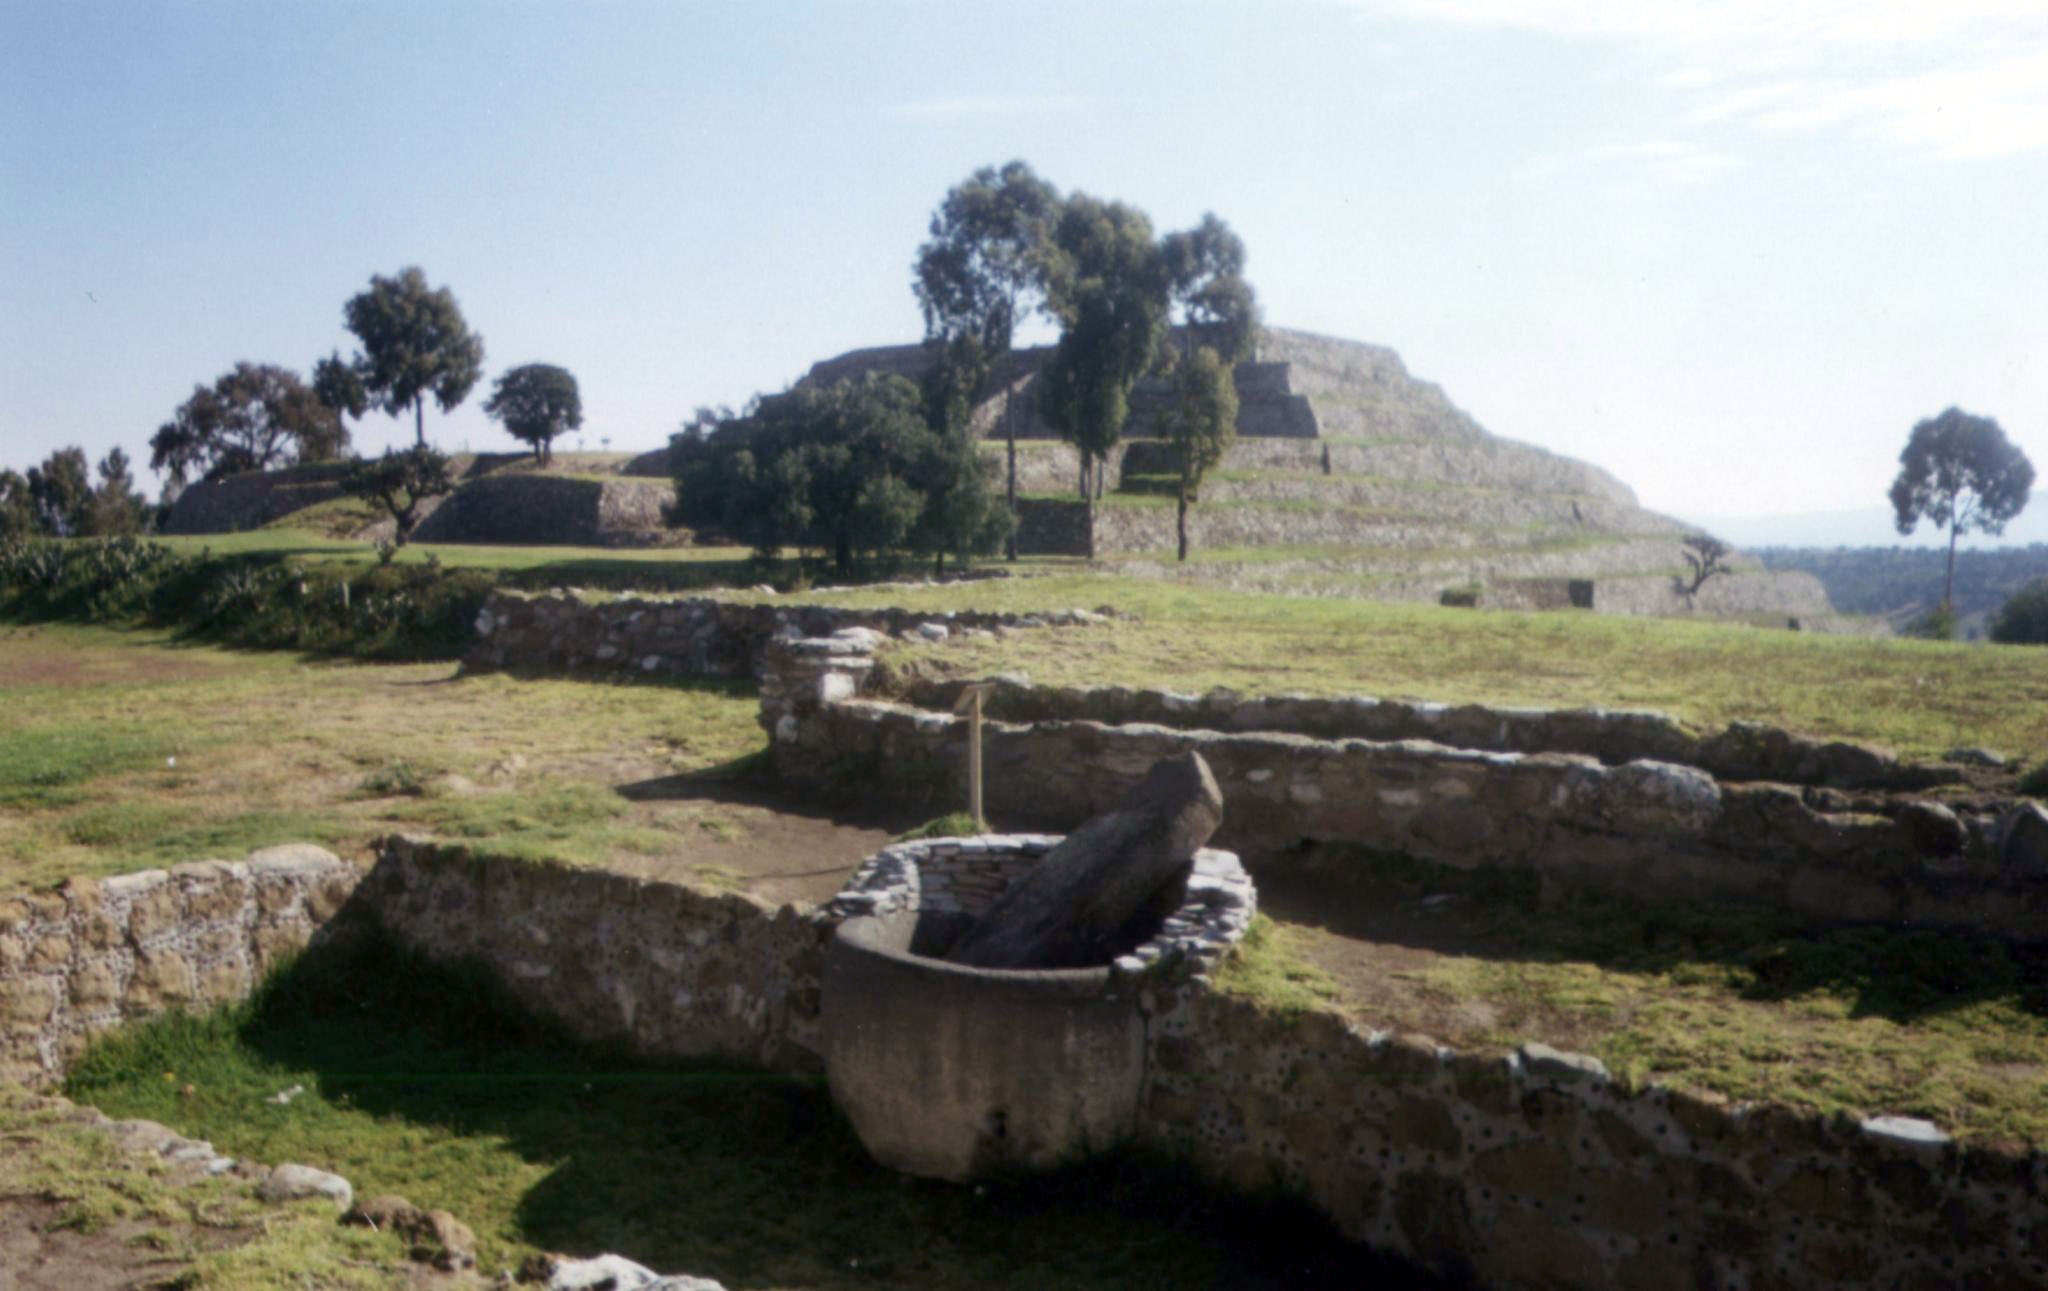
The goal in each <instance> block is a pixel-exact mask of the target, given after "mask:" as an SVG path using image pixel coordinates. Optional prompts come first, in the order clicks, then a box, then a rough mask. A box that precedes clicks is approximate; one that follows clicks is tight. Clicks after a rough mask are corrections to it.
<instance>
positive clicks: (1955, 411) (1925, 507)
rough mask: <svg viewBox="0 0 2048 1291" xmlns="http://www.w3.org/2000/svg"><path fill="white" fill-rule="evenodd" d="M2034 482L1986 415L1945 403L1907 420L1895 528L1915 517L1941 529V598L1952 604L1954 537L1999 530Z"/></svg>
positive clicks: (2021, 456) (2028, 466) (1914, 523)
mask: <svg viewBox="0 0 2048 1291" xmlns="http://www.w3.org/2000/svg"><path fill="white" fill-rule="evenodd" d="M2033 487H2034V464H2033V463H2032V462H2030V461H2028V460H2027V455H2026V454H2025V453H2024V452H2021V451H2020V449H2019V446H2018V445H2016V444H2014V443H2012V442H2011V441H2010V440H2008V439H2007V438H2006V437H2005V431H2004V430H2002V429H2001V428H2000V427H1999V425H1998V423H1997V422H1996V421H1993V420H1992V419H1991V418H1989V417H1978V416H1974V415H1972V414H1970V413H1967V412H1964V411H1963V410H1962V409H1960V408H1950V409H1948V410H1947V411H1946V412H1943V413H1942V414H1941V415H1940V416H1938V417H1929V418H1927V419H1926V420H1925V421H1922V422H1920V423H1919V424H1917V425H1915V426H1914V427H1913V432H1912V434H1911V435H1910V436H1908V437H1907V440H1906V447H1905V448H1904V450H1902V451H1901V452H1900V453H1899V474H1898V478H1897V479H1894V480H1893V481H1892V488H1891V503H1892V512H1893V517H1894V519H1895V520H1896V521H1897V523H1898V529H1899V532H1900V533H1901V534H1909V533H1911V532H1913V530H1914V529H1915V528H1917V527H1918V526H1919V523H1920V521H1922V520H1928V521H1931V522H1932V523H1933V524H1934V527H1935V528H1936V529H1946V530H1948V571H1947V575H1946V577H1945V578H1944V580H1943V583H1942V592H1941V603H1942V605H1943V606H1945V607H1953V606H1954V604H1955V599H1954V597H1955V579H1956V539H1957V538H1959V537H1961V536H1962V535H1963V534H1964V533H1967V532H1972V531H1974V532H1977V533H1986V534H1993V535H1996V534H1999V533H2002V532H2004V530H2005V525H2006V522H2007V521H2008V520H2011V519H2012V518H2013V517H2014V516H2016V515H2018V514H2019V513H2020V512H2021V511H2022V510H2024V509H2025V508H2026V505H2027V494H2028V493H2029V491H2031V490H2032V488H2033Z"/></svg>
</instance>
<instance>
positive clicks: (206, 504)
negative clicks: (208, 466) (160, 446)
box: [163, 462, 348, 533]
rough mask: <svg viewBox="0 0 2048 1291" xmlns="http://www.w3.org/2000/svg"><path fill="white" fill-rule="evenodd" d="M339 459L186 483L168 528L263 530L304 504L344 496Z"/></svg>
mask: <svg viewBox="0 0 2048 1291" xmlns="http://www.w3.org/2000/svg"><path fill="white" fill-rule="evenodd" d="M347 469H348V468H347V467H346V466H344V465H342V464H341V463H338V462H320V463H315V464H312V465H308V466H290V467H286V468H284V469H283V470H277V471H249V472H247V473H245V474H242V475H231V476H229V477H227V478H226V479H223V480H202V481H200V482H198V483H196V484H192V485H189V486H187V487H186V489H185V491H184V492H182V493H180V494H179V495H178V500H177V501H176V502H174V503H172V504H171V510H170V514H169V515H167V516H165V517H164V523H163V531H164V532H165V533H232V532H235V531H238V530H242V529H260V528H262V527H263V526H264V525H266V524H269V523H270V522H271V521H272V520H275V519H277V518H278V517H280V516H287V515H290V514H291V513H292V512H294V511H297V510H298V509H300V508H301V507H309V506H312V505H314V504H315V503H319V502H327V501H331V500H332V499H334V498H338V497H340V496H341V476H342V472H343V471H345V470H347Z"/></svg>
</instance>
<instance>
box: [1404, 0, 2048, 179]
mask: <svg viewBox="0 0 2048 1291" xmlns="http://www.w3.org/2000/svg"><path fill="white" fill-rule="evenodd" d="M1395 3H1396V7H1397V8H1398V9H1399V10H1400V11H1401V12H1402V13H1403V14H1404V15H1405V16H1407V17H1410V18H1414V19H1420V20H1423V21H1434V22H1447V23H1454V24H1458V25H1463V26H1472V27H1496V28H1513V29H1517V30H1523V31H1533V32H1540V33H1545V34H1549V35H1554V36H1558V37H1562V38H1565V39H1570V40H1580V41H1594V42H1600V43H1605V44H1611V45H1615V46H1619V47H1621V48H1623V49H1625V50H1627V51H1629V52H1630V53H1632V54H1634V55H1636V56H1638V57H1640V58H1642V59H1644V60H1645V61H1646V64H1647V65H1646V66H1645V67H1644V68H1643V69H1642V74H1643V76H1644V77H1645V79H1646V80H1647V81H1649V82H1650V83H1651V84H1653V85H1655V86H1656V87H1658V88H1660V89H1663V90H1666V91H1669V92H1671V93H1674V94H1679V95H1682V96H1685V97H1686V99H1687V100H1688V101H1689V104H1690V116H1691V119H1692V120H1694V121H1695V122H1719V123H1727V124H1731V125H1739V126H1747V127H1750V128H1752V129H1756V130H1760V131H1765V132H1771V133H1800V134H1814V133H1822V132H1829V131H1834V132H1848V133H1851V134H1855V135H1859V136H1863V137H1868V138H1876V139H1881V140H1885V141H1888V142H1890V143H1892V144H1894V145H1896V146H1899V147H1902V148H1906V149H1909V150H1912V151H1915V152H1919V153H1923V154H1927V155H1932V156H1937V157H1996V156H2010V155H2014V154H2018V153H2025V152H2034V151H2040V150H2044V149H2048V5H2044V4H2043V3H2041V0H1395Z"/></svg>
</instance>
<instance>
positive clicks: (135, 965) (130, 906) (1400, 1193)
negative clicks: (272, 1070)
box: [0, 839, 2048, 1291]
mask: <svg viewBox="0 0 2048 1291" xmlns="http://www.w3.org/2000/svg"><path fill="white" fill-rule="evenodd" d="M357 875H358V872H357V871H356V870H355V869H353V868H352V867H349V866H347V865H344V864H343V863H341V862H339V861H336V860H335V859H334V858H333V857H331V856H329V855H327V854H325V853H321V852H320V851H319V850H318V849H297V848H294V849H273V850H272V851H270V852H266V853H258V854H256V855H254V856H252V857H251V858H250V859H249V860H248V861H246V862H241V863H236V864H226V863H220V862H205V863H201V864H199V865H194V866H180V867H177V868H176V869H174V870H172V871H170V872H169V873H168V874H166V873H163V872H161V871H151V872H147V873H144V874H138V875H129V876H124V877H123V878H120V879H110V880H101V881H98V882H96V883H94V882H83V881H76V880H74V881H73V882H72V883H70V884H67V885H66V886H65V887H64V888H63V889H61V890H59V891H57V892H51V893H35V894H30V895H28V896H25V897H19V898H14V899H11V900H9V901H6V902H0V1020H4V1024H5V1028H6V1030H5V1032H4V1034H5V1036H6V1041H7V1044H8V1049H7V1050H6V1052H7V1053H8V1054H9V1056H10V1058H11V1059H15V1060H14V1061H13V1062H12V1065H11V1067H10V1072H9V1074H10V1075H11V1076H13V1077H14V1078H17V1079H18V1078H21V1077H22V1076H27V1077H28V1078H29V1079H31V1080H32V1081H36V1082H38V1083H44V1082H47V1081H48V1080H49V1079H51V1078H52V1077H54V1076H55V1075H57V1074H59V1073H60V1072H61V1070H62V1066H63V1064H64V1062H66V1061H67V1060H68V1059H69V1058H70V1057H72V1056H74V1055H75V1053H76V1051H77V1049H78V1048H79V1046H80V1044H81V1043H82V1040H81V1039H78V1038H74V1037H82V1036H83V1035H85V1034H86V1033H87V1032H88V1031H90V1030H91V1029H93V1028H94V1027H95V1026H98V1025H107V1024H111V1023H113V1022H116V1021H120V1020H124V1019H128V1018H135V1017H140V1016H144V1015H146V1014H147V1013H150V1012H153V1011H155V1010H156V1009H158V1008H161V1007H163V1006H165V1005H168V1004H172V1003H186V1002H190V1003H194V1004H198V1003H204V1002H208V1001H211V1000H214V999H227V998H234V997H235V996H237V995H239V994H241V993H243V992H246V990H247V989H248V987H249V985H250V984H251V983H252V982H253V980H254V978H255V976H256V975H257V974H259V973H260V972H261V971H262V970H263V968H264V967H266V966H267V965H269V964H270V963H273V962H275V961H276V959H277V958H278V957H279V956H281V955H284V954H287V953H289V952H290V951H291V950H292V949H295V948H296V947H298V946H300V945H303V944H305V942H306V941H307V940H308V939H309V938H310V937H311V936H312V935H313V934H314V933H315V932H316V931H317V930H318V929H319V928H321V927H322V926H332V924H333V923H334V921H336V920H338V919H342V918H344V917H351V916H354V915H366V916H370V917H374V918H376V919H378V920H379V921H381V922H382V924H383V925H384V927H385V928H386V929H387V930H388V931H390V932H391V933H392V934H393V935H395V936H396V937H398V938H399V939H400V940H401V941H403V942H406V943H409V944H410V945H412V946H413V947H415V948H416V949H418V950H420V951H423V952H425V953H427V954H430V955H434V956H437V957H442V958H451V959H452V958H462V957H467V958H468V959H469V960H470V961H471V962H474V963H481V964H483V965H485V966H487V967H488V968H489V969H490V971H491V972H492V973H493V974H494V975H495V976H496V977H497V978H498V979H499V980H500V981H501V982H502V983H503V985H504V986H505V987H506V988H507V989H508V990H509V991H510V992H511V993H512V994H513V995H514V996H515V997H517V998H519V999H521V1000H523V1001H524V1002H525V1003H526V1004H527V1005H528V1006H529V1007H532V1008H534V1009H535V1010H536V1011H537V1012H540V1013H542V1014H544V1015H547V1016H551V1017H554V1018H556V1019H558V1020H560V1021H562V1022H564V1023H566V1024H568V1025H569V1026H570V1027H572V1028H573V1029H574V1030H575V1031H576V1033H577V1034H579V1035H581V1036H583V1037H584V1038H585V1039H587V1040H589V1041H591V1042H593V1043H606V1044H623V1045H625V1046H626V1047H629V1048H632V1049H635V1050H638V1051H639V1052H641V1053H643V1054H646V1055H649V1056H654V1057H668V1058H674V1059H679V1060H680V1059H692V1058H699V1057H706V1056H714V1055H715V1056H720V1057H735V1058H743V1059H746V1060H748V1061H752V1062H755V1063H759V1064H763V1065H765V1066H768V1067H771V1068H776V1069H781V1070H797V1071H814V1070H816V1065H817V1060H816V1057H815V1053H816V1051H817V1049H818V1046H819V1036H818V1031H817V1016H818V1015H817V1008H818V991H819V972H820V966H821V964H822V951H821V948H822V946H823V943H824V939H825V938H826V937H827V936H828V935H829V933H830V931H831V929H832V927H833V925H834V923H835V922H836V920H837V919H838V918H839V917H842V915H843V914H844V913H845V912H844V911H836V910H834V909H832V908H831V907H826V908H823V909H819V910H803V909H798V908H794V907H787V906H785V907H782V908H780V909H770V908H768V907H766V906H764V905H762V904H760V903H758V902H755V901H752V900H750V899H748V898H745V897H739V896H731V895H711V894H707V893H704V892H701V891H697V890H694V889H691V888H688V887H686V886H683V885H678V884H670V883H662V882H657V881H649V880H642V879H631V878H627V877H624V876H620V875H615V874H608V873H604V872H601V871H591V870H581V869H574V868H569V867H563V866H548V865H534V864H531V863H527V862H521V861H512V860H503V859H496V858H490V857H486V856H479V855H476V854H474V853H472V852H469V851H467V850H464V849H460V848H452V847H443V846H439V845H435V844H433V843H429V842H424V841H419V840H406V839H391V840H387V841H386V842H385V843H384V844H383V845H382V848H381V854H380V857H379V860H378V862H377V864H376V866H375V867H374V868H373V869H372V870H371V871H370V872H369V873H368V874H367V875H363V876H361V878H360V880H358V877H357ZM174 964H175V965H182V968H180V967H174V966H173V965H174ZM96 975H103V976H96ZM1141 1008H1142V1009H1143V1011H1144V1013H1145V1016H1146V1019H1147V1021H1146V1040H1145V1054H1144V1064H1145V1074H1144V1084H1143V1089H1142V1093H1141V1102H1140V1112H1139V1122H1138V1131H1137V1134H1138V1137H1139V1139H1140V1140H1142V1141H1147V1142H1152V1143H1157V1144H1159V1145H1162V1146H1165V1147H1168V1148H1172V1149H1176V1150H1180V1151H1184V1152H1186V1153H1187V1154H1188V1155H1189V1157H1190V1159H1191V1160H1193V1161H1194V1162H1195V1163H1197V1164H1198V1165H1199V1166H1200V1167H1202V1168H1203V1169H1205V1170H1207V1171H1208V1172H1210V1173H1212V1174H1214V1175H1215V1176H1216V1177H1218V1178H1219V1179H1221V1180H1223V1181H1225V1182H1227V1183H1231V1184H1234V1185H1237V1186H1240V1187H1245V1188H1257V1187H1262V1186H1266V1185H1269V1184H1274V1183H1278V1184H1282V1185H1285V1186H1289V1187H1293V1188H1295V1189H1298V1190H1299V1192H1300V1195H1302V1196H1304V1197H1306V1198H1307V1199H1308V1200H1309V1201H1311V1202H1313V1203H1314V1204H1315V1205H1317V1206H1318V1207H1320V1208H1321V1209H1323V1210H1324V1211H1325V1212H1326V1213H1327V1214H1328V1215H1329V1216H1330V1217H1331V1218H1332V1219H1333V1220H1334V1221H1335V1223H1336V1224H1337V1225H1338V1227H1339V1228H1340V1229H1341V1230H1342V1231H1343V1232H1344V1233H1346V1234H1347V1235H1349V1236H1351V1237H1353V1238H1357V1239H1360V1240H1363V1241H1367V1242H1370V1243H1372V1244H1373V1245H1375V1246H1377V1247H1379V1248H1381V1249H1383V1250H1387V1251H1391V1252H1395V1253H1398V1254H1401V1255H1404V1256H1407V1257H1410V1258H1413V1259H1415V1260H1417V1261H1419V1262H1420V1263H1422V1264H1423V1265H1425V1266H1427V1267H1429V1268H1431V1269H1433V1270H1435V1271H1436V1272H1438V1273H1441V1274H1445V1275H1448V1276H1451V1277H1453V1278H1464V1279H1469V1280H1471V1281H1472V1282H1473V1283H1474V1284H1475V1285H1478V1286H1482V1287H1490V1288H1495V1289H1496V1291H1519V1289H1521V1288H1530V1289H1531V1291H1533V1289H1535V1288H1551V1287H1558V1286H1571V1287H1580V1288H1588V1289H1591V1291H1601V1289H1605V1288H1617V1289H1634V1288H1645V1289H1648V1288H1657V1289H1659V1291H1661V1289H1662V1288H1668V1287H1680V1286H1708V1285H1717V1286H1755V1287H1763V1286H1771V1287H1777V1288H1784V1289H1786V1291H1821V1289H1822V1288H1838V1287H1873V1288H1875V1287H1886V1288H1891V1287H1914V1288H1919V1287H1924V1288H1928V1289H1929V1291H1932V1289H1933V1288H1937V1287H1941V1288H1945V1287H1953V1286H1972V1287H1984V1288H2020V1287H2032V1286H2038V1285H2041V1284H2042V1283H2043V1281H2044V1279H2048V1157H2044V1156H2043V1155H2042V1154H2040V1153H2038V1152H2008V1151H1999V1150H1993V1149H1983V1148H1961V1147H1958V1146H1957V1145H1956V1144H1954V1143H1953V1142H1952V1141H1950V1140H1948V1139H1947V1138H1946V1137H1945V1136H1944V1135H1942V1134H1941V1133H1940V1132H1939V1131H1938V1130H1937V1129H1935V1128H1934V1127H1932V1126H1929V1125H1927V1124H1926V1123H1924V1122H1919V1121H1912V1120H1905V1119H1902V1118H1895V1117H1882V1116H1880V1117H1872V1118H1855V1117H1846V1116H1839V1115H1838V1116H1831V1117H1823V1116H1814V1115H1808V1114H1804V1113H1797V1112H1792V1111H1789V1110H1786V1109H1782V1108H1777V1107H1768V1106H1765V1107H1750V1108H1733V1107H1728V1106H1725V1105H1722V1104H1720V1103H1717V1102H1715V1101H1714V1100H1712V1099H1710V1098H1705V1097H1697V1096H1693V1095H1688V1094H1683V1093H1678V1092H1674V1091H1671V1090H1667V1089H1664V1088H1661V1087H1657V1086H1651V1087H1648V1088H1646V1089H1642V1090H1634V1091H1631V1090H1628V1089H1625V1088H1623V1087H1622V1086H1620V1085H1618V1084H1616V1083H1615V1082H1613V1081H1611V1080H1609V1079H1608V1077H1607V1075H1606V1073H1605V1072H1604V1071H1603V1070H1602V1069H1601V1067H1600V1065H1599V1064H1598V1063H1597V1062H1595V1061H1593V1060H1591V1059H1588V1058H1583V1057H1578V1056H1574V1055H1570V1054H1561V1053H1557V1052H1555V1051H1552V1050H1548V1049H1545V1048H1544V1047H1542V1046H1540V1045H1525V1046H1523V1047H1522V1048H1521V1049H1520V1050H1518V1051H1516V1052H1515V1053H1512V1054H1507V1055H1501V1054H1480V1053H1457V1052H1453V1051H1450V1050H1447V1049H1444V1048H1442V1047H1441V1046H1438V1045H1437V1044H1435V1043H1434V1042H1432V1041H1430V1040H1428V1039H1426V1038H1423V1037H1414V1036H1399V1037H1396V1036H1390V1035H1388V1034H1386V1033H1383V1032H1375V1031H1371V1030H1368V1029H1363V1028H1360V1027H1358V1026H1355V1025H1352V1024H1349V1023H1346V1022H1345V1021H1344V1020H1343V1019H1341V1018H1339V1017H1336V1016H1334V1015H1330V1014H1324V1013H1307V1014H1279V1013H1275V1012H1272V1011H1270V1010H1268V1009H1266V1008H1263V1007H1261V1006H1259V1005H1257V1004H1255V1003H1253V1002H1251V1001H1249V1000H1247V999H1244V998H1241V997H1237V996H1233V995H1231V994H1228V993H1225V992H1221V991H1219V990H1217V989H1216V988H1215V987H1214V986H1213V985H1212V984H1211V983H1210V982H1209V981H1208V980H1207V979H1206V978H1205V977H1202V976H1195V977H1192V978H1190V977H1186V976H1185V975H1183V974H1179V973H1166V974H1162V975H1160V976H1158V977H1157V978H1156V979H1154V980H1150V981H1148V982H1147V983H1146V984H1145V985H1144V987H1143V989H1142V991H1141ZM25 1041H26V1042H25ZM23 1053H27V1054H30V1055H31V1057H30V1058H29V1060H28V1062H27V1063H26V1064H25V1065H24V1064H23V1063H22V1062H20V1061H19V1060H18V1057H17V1055H20V1054H23Z"/></svg>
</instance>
